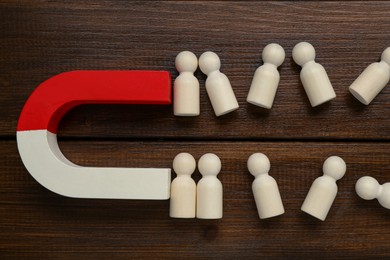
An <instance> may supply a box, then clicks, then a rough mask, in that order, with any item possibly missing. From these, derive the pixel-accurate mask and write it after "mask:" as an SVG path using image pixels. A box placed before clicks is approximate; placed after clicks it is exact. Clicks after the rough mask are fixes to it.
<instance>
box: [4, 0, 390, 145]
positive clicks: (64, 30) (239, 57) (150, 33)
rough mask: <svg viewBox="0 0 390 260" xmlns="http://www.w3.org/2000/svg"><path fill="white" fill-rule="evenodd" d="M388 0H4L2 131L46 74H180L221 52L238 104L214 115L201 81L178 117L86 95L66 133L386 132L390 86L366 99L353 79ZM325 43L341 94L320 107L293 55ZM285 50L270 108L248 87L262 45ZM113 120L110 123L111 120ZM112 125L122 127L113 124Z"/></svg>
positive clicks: (384, 43)
mask: <svg viewBox="0 0 390 260" xmlns="http://www.w3.org/2000/svg"><path fill="white" fill-rule="evenodd" d="M389 11H390V3H389V2H376V1H370V2H349V1H348V2H341V3H340V2H293V1H292V2H196V1H194V2H180V1H169V2H148V3H142V2H124V1H119V2H116V1H89V2H88V1H86V2H85V3H83V4H81V3H79V1H70V2H68V3H66V4H65V3H62V2H46V1H39V2H31V3H30V2H27V1H25V2H20V1H9V2H4V3H2V4H1V5H0V16H1V17H2V19H1V20H0V31H1V35H2V40H1V42H2V44H1V45H2V46H1V48H0V60H1V61H0V62H1V65H0V66H1V68H2V69H1V71H0V84H1V86H2V87H1V88H2V92H1V94H0V101H1V102H0V134H1V135H3V136H14V134H15V128H16V122H17V118H18V115H19V113H20V110H21V108H22V106H23V104H24V102H25V100H26V99H27V97H28V96H29V94H30V93H31V92H32V91H33V90H34V89H35V88H36V87H37V85H39V83H41V82H42V81H44V80H45V79H47V78H49V77H51V76H53V75H55V74H58V73H60V72H63V71H69V70H76V69H154V70H168V71H170V72H171V74H172V75H173V77H176V76H177V72H176V71H175V69H174V59H175V56H176V54H177V53H178V52H180V51H182V50H191V51H193V52H194V53H196V54H197V55H198V56H199V55H200V54H201V53H202V52H204V51H206V50H213V51H215V52H217V53H218V54H219V55H220V57H221V60H222V71H223V72H224V73H225V74H226V75H227V76H228V77H229V79H230V81H231V83H232V86H233V89H234V91H235V93H236V96H237V99H238V101H239V104H240V109H239V110H238V111H236V112H235V113H232V114H229V115H226V116H224V117H221V118H216V117H215V116H214V115H213V112H212V108H211V105H210V102H209V100H208V97H207V95H206V92H205V89H204V81H205V76H204V75H203V74H202V73H201V72H200V71H197V72H196V77H197V78H198V79H199V80H200V84H201V86H202V88H201V116H199V117H197V118H190V119H188V118H175V117H173V115H172V107H170V106H167V107H164V108H159V107H153V108H145V107H143V106H137V107H132V106H107V105H106V106H103V105H100V106H83V107H79V108H76V109H75V110H74V111H71V112H70V114H69V115H68V116H67V117H66V118H65V119H64V121H63V123H62V125H61V131H60V134H61V135H63V136H74V137H75V136H82V137H110V138H115V137H122V138H151V137H154V138H194V137H196V138H211V139H216V138H218V139H222V138H261V139H264V138H290V139H291V138H294V139H303V138H304V139H316V138H321V139H356V140H357V139H386V140H389V136H390V135H389V133H390V124H389V121H390V118H389V116H388V114H389V111H390V102H389V101H390V88H388V87H387V88H385V89H384V90H383V92H382V93H381V94H380V95H379V96H378V97H377V98H376V99H375V101H374V102H373V103H372V104H371V105H370V106H369V107H366V106H364V105H362V104H360V103H359V102H358V101H357V100H355V98H353V97H352V95H350V94H349V92H348V86H349V85H350V84H351V83H352V82H353V80H354V79H355V78H356V77H357V76H358V75H359V74H360V72H361V71H362V70H363V69H364V68H365V67H366V66H367V65H368V64H370V63H372V62H374V61H377V60H378V59H379V57H380V54H381V52H382V51H383V50H384V49H385V48H386V47H388V46H389V42H390V34H389V33H388V29H389V28H390V16H389V15H388V13H389ZM300 41H309V42H311V43H312V44H313V45H314V46H315V47H316V49H317V61H318V62H320V63H321V64H323V65H324V67H325V68H326V70H327V71H328V74H329V77H330V79H331V81H332V83H333V85H334V88H335V91H336V93H337V95H338V97H337V98H336V99H335V100H334V101H332V102H331V103H329V104H326V105H323V106H320V107H318V108H314V109H313V108H311V106H310V104H309V102H308V99H307V97H306V94H305V92H304V90H303V87H302V85H301V83H300V80H299V71H300V67H299V66H297V65H295V63H294V62H293V61H292V59H291V50H292V48H293V46H294V45H295V44H296V43H298V42H300ZM270 42H277V43H279V44H281V45H282V46H283V47H284V48H285V50H286V60H285V62H284V64H283V65H282V66H281V68H280V74H281V82H280V86H279V89H278V93H277V96H276V99H275V104H274V107H273V109H272V110H270V111H268V110H264V109H261V108H258V107H255V106H253V105H250V104H247V103H246V101H245V99H246V95H247V93H248V89H249V86H250V83H251V80H252V77H253V74H254V71H255V69H256V68H257V67H258V66H259V65H260V64H262V62H261V51H262V49H263V47H264V46H265V45H266V44H268V43H270ZM107 122H109V124H107ZM112 129H115V131H113V130H112Z"/></svg>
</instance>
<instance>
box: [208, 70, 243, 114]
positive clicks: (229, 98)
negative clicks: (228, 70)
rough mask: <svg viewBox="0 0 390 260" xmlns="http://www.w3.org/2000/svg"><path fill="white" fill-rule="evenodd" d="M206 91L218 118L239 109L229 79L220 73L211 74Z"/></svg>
mask: <svg viewBox="0 0 390 260" xmlns="http://www.w3.org/2000/svg"><path fill="white" fill-rule="evenodd" d="M206 90H207V94H208V96H209V98H210V102H211V105H212V106H213V109H214V113H215V115H216V116H222V115H224V114H227V113H229V112H231V111H234V110H236V109H238V107H239V106H238V103H237V100H236V97H235V95H234V92H233V89H232V86H231V84H230V81H229V79H228V78H227V77H226V75H225V74H223V73H221V72H219V71H213V72H211V73H210V74H209V75H208V77H207V80H206Z"/></svg>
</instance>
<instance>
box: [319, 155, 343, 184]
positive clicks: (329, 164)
mask: <svg viewBox="0 0 390 260" xmlns="http://www.w3.org/2000/svg"><path fill="white" fill-rule="evenodd" d="M346 170H347V165H346V164H345V162H344V160H343V159H341V157H338V156H331V157H329V158H328V159H326V160H325V162H324V165H323V166H322V171H323V172H324V175H326V176H330V177H332V178H333V179H335V180H339V179H341V178H343V176H344V174H345V172H346Z"/></svg>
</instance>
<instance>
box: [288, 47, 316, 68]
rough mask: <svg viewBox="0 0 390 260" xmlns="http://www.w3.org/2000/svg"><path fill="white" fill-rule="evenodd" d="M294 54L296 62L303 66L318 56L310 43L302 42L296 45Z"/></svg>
mask: <svg viewBox="0 0 390 260" xmlns="http://www.w3.org/2000/svg"><path fill="white" fill-rule="evenodd" d="M292 56H293V59H294V61H295V63H296V64H298V65H300V66H302V65H303V64H305V63H307V62H309V61H311V60H314V59H315V58H316V51H315V49H314V47H313V45H311V44H310V43H308V42H300V43H298V44H297V45H295V46H294V49H293V50H292Z"/></svg>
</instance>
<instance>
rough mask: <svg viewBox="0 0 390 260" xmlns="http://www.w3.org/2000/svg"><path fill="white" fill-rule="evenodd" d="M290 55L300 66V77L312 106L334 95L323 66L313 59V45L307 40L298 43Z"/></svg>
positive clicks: (314, 55)
mask: <svg viewBox="0 0 390 260" xmlns="http://www.w3.org/2000/svg"><path fill="white" fill-rule="evenodd" d="M292 56H293V59H294V61H295V63H297V64H298V65H300V66H301V67H302V70H301V74H300V77H301V81H302V85H303V87H304V88H305V91H306V94H307V96H308V98H309V101H310V104H311V106H312V107H315V106H318V105H321V104H323V103H325V102H328V101H330V100H331V99H334V98H335V97H336V93H335V92H334V90H333V87H332V84H331V83H330V80H329V77H328V74H327V73H326V71H325V69H324V67H323V66H322V65H321V64H319V63H317V62H315V61H314V59H315V58H316V51H315V49H314V47H313V45H311V44H310V43H308V42H300V43H298V44H297V45H295V47H294V49H293V51H292Z"/></svg>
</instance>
